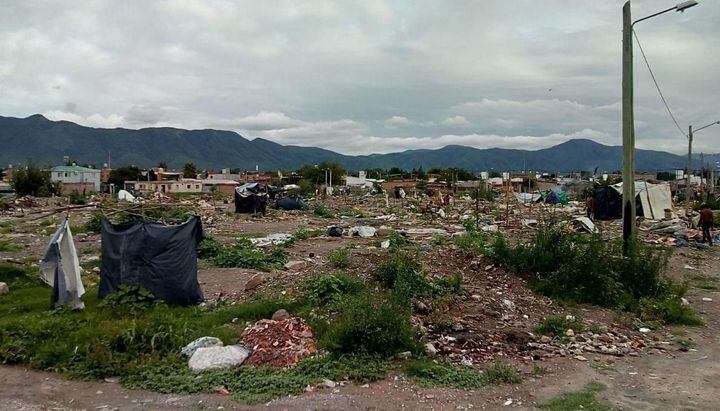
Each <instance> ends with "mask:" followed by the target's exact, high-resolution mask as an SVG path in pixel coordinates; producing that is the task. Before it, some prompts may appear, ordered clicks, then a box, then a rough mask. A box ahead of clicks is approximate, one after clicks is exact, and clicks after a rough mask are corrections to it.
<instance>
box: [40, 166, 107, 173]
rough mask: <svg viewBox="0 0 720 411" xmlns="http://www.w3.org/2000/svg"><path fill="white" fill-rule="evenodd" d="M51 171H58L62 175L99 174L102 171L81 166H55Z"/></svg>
mask: <svg viewBox="0 0 720 411" xmlns="http://www.w3.org/2000/svg"><path fill="white" fill-rule="evenodd" d="M50 171H56V172H61V173H71V172H78V173H99V172H100V170H98V169H96V168H88V167H80V166H55V167H53V168H51V169H50Z"/></svg>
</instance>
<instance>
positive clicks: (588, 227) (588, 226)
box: [570, 217, 598, 234]
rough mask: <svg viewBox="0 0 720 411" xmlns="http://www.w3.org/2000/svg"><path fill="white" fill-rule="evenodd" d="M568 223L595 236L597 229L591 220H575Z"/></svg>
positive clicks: (584, 218)
mask: <svg viewBox="0 0 720 411" xmlns="http://www.w3.org/2000/svg"><path fill="white" fill-rule="evenodd" d="M570 223H571V224H572V225H574V226H575V227H577V228H580V229H582V230H585V231H587V232H588V233H590V234H595V233H597V232H598V229H597V227H596V226H595V223H593V222H592V220H590V219H589V218H587V217H578V218H575V219H573V220H572V221H570Z"/></svg>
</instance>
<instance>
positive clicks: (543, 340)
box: [540, 335, 552, 344]
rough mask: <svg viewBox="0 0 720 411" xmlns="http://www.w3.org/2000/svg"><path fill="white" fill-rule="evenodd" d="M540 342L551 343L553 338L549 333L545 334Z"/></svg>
mask: <svg viewBox="0 0 720 411" xmlns="http://www.w3.org/2000/svg"><path fill="white" fill-rule="evenodd" d="M540 342H541V343H543V344H549V343H550V342H552V338H551V337H549V336H547V335H543V336H542V337H540Z"/></svg>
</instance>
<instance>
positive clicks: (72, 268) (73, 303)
mask: <svg viewBox="0 0 720 411" xmlns="http://www.w3.org/2000/svg"><path fill="white" fill-rule="evenodd" d="M40 274H41V277H42V279H43V281H45V282H46V283H47V284H48V285H50V286H51V287H52V288H53V292H52V296H51V302H52V304H53V306H55V305H58V304H59V305H67V306H69V307H70V308H72V309H74V310H77V309H83V308H85V304H84V303H83V302H82V296H83V294H85V287H83V283H82V280H81V278H80V261H79V260H78V256H77V251H76V250H75V243H74V242H73V237H72V233H71V232H70V224H69V222H68V220H67V219H65V220H63V222H62V223H60V225H59V226H58V229H57V231H55V234H53V236H52V238H51V239H50V243H49V244H48V246H47V248H46V249H45V253H44V254H43V258H42V260H41V261H40Z"/></svg>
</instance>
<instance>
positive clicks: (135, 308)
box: [99, 284, 158, 313]
mask: <svg viewBox="0 0 720 411" xmlns="http://www.w3.org/2000/svg"><path fill="white" fill-rule="evenodd" d="M157 303H158V301H157V299H156V298H155V295H154V294H153V293H151V292H150V291H148V290H146V289H145V288H143V287H138V286H135V285H127V284H121V285H120V286H118V288H117V290H116V291H115V292H113V293H112V294H110V295H108V296H106V297H105V298H104V299H103V300H102V302H101V303H100V304H99V306H100V307H111V308H113V309H116V310H127V311H129V312H131V313H137V312H141V311H145V310H148V309H150V308H152V307H153V306H155V304H157Z"/></svg>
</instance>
